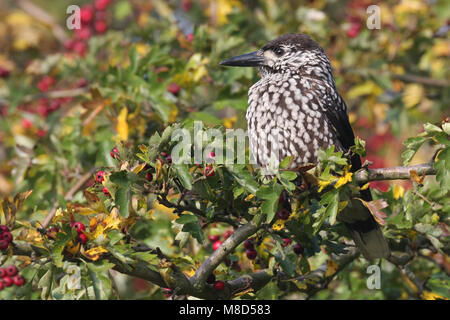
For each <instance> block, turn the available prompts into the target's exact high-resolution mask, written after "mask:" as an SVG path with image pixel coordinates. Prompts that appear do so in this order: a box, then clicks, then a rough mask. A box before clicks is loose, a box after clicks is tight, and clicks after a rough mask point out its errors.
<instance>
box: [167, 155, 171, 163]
mask: <svg viewBox="0 0 450 320" xmlns="http://www.w3.org/2000/svg"><path fill="white" fill-rule="evenodd" d="M166 161H167V163H172V156H171V155H170V154H169V155H168V156H167V157H166Z"/></svg>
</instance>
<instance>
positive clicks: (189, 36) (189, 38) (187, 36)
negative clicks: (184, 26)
mask: <svg viewBox="0 0 450 320" xmlns="http://www.w3.org/2000/svg"><path fill="white" fill-rule="evenodd" d="M186 40H187V41H188V42H192V41H193V40H194V35H193V34H192V33H188V34H187V35H186Z"/></svg>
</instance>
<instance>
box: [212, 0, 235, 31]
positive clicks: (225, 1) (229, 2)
mask: <svg viewBox="0 0 450 320" xmlns="http://www.w3.org/2000/svg"><path fill="white" fill-rule="evenodd" d="M233 8H239V9H240V8H242V4H241V3H240V2H239V1H238V0H216V1H214V2H211V4H210V6H209V8H208V10H207V14H208V15H209V16H210V17H211V18H212V19H214V20H215V21H216V22H217V25H219V26H221V25H224V24H226V23H228V17H227V16H228V15H229V14H230V13H231V12H232V11H233Z"/></svg>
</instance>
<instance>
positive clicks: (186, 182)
mask: <svg viewBox="0 0 450 320" xmlns="http://www.w3.org/2000/svg"><path fill="white" fill-rule="evenodd" d="M173 167H174V168H175V171H176V172H177V176H178V178H179V179H180V182H181V184H182V185H183V187H185V188H186V189H187V190H192V182H193V181H194V180H193V178H192V175H191V173H190V172H189V167H188V166H187V164H175V165H173Z"/></svg>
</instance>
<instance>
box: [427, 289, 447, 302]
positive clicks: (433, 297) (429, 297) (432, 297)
mask: <svg viewBox="0 0 450 320" xmlns="http://www.w3.org/2000/svg"><path fill="white" fill-rule="evenodd" d="M421 298H422V299H425V300H448V299H447V298H445V297H443V296H440V295H438V294H437V293H434V292H431V291H424V292H423V293H422V294H421Z"/></svg>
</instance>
